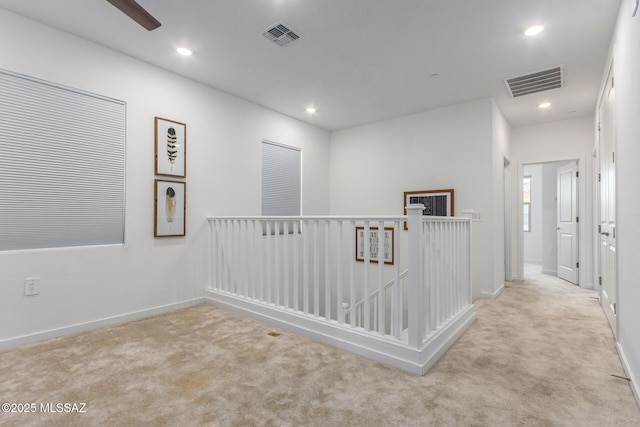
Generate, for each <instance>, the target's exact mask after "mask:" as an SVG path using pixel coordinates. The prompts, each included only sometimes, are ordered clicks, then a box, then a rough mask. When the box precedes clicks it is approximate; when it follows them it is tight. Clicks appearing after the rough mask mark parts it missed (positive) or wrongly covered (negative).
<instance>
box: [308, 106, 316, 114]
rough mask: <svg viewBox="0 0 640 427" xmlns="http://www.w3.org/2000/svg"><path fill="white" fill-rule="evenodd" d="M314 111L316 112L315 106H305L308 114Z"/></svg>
mask: <svg viewBox="0 0 640 427" xmlns="http://www.w3.org/2000/svg"><path fill="white" fill-rule="evenodd" d="M315 112H316V109H315V108H313V107H309V108H307V113H309V114H313V113H315Z"/></svg>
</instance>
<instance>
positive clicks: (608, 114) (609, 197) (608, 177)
mask: <svg viewBox="0 0 640 427" xmlns="http://www.w3.org/2000/svg"><path fill="white" fill-rule="evenodd" d="M614 101H615V90H614V83H613V69H612V70H611V71H610V74H609V77H608V79H607V85H606V87H605V91H604V93H603V95H602V100H601V103H600V111H599V116H600V127H599V130H600V132H599V150H598V155H599V163H600V174H599V177H600V178H599V179H600V192H599V193H600V227H599V228H600V254H599V255H600V278H599V282H600V284H601V286H600V302H601V304H602V308H603V310H604V312H605V314H606V316H607V319H608V320H609V324H610V325H611V329H612V330H613V333H614V335H615V334H616V333H617V329H616V306H617V279H616V277H617V275H616V268H617V267H616V266H617V254H616V171H615V156H616V153H615V145H616V141H615V132H614V128H613V123H614V122H613V119H614V105H615V104H614Z"/></svg>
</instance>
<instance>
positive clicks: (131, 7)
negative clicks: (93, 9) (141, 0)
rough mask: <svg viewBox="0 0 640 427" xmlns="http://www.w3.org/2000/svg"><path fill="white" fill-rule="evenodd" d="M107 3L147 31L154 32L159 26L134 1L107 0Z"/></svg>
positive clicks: (158, 23)
mask: <svg viewBox="0 0 640 427" xmlns="http://www.w3.org/2000/svg"><path fill="white" fill-rule="evenodd" d="M107 1H108V2H109V3H111V4H112V5H114V6H115V7H117V8H118V9H120V10H121V11H122V12H123V13H124V14H125V15H127V16H128V17H129V18H131V19H133V20H134V21H136V22H137V23H138V24H140V25H142V26H143V27H144V28H146V29H147V30H149V31H151V30H155V29H156V28H158V27H159V26H160V25H162V24H161V23H160V21H158V20H157V19H156V18H154V17H153V16H152V15H151V14H150V13H149V12H147V11H146V10H144V8H143V7H142V6H140V5H139V4H138V3H137V2H136V1H135V0H107Z"/></svg>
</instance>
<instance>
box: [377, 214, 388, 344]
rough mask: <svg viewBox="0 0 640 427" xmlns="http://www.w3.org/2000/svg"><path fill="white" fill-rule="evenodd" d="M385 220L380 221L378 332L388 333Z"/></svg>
mask: <svg viewBox="0 0 640 427" xmlns="http://www.w3.org/2000/svg"><path fill="white" fill-rule="evenodd" d="M384 241H385V239H384V221H378V333H379V334H380V335H384V334H385V333H386V327H387V322H386V316H385V314H386V313H385V311H386V307H385V303H386V300H387V295H386V292H385V290H384V248H385V246H384Z"/></svg>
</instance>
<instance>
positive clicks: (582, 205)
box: [512, 156, 595, 289]
mask: <svg viewBox="0 0 640 427" xmlns="http://www.w3.org/2000/svg"><path fill="white" fill-rule="evenodd" d="M571 161H576V162H578V172H579V174H580V178H579V179H582V181H583V182H585V180H586V179H589V177H590V176H591V174H590V173H589V174H588V173H587V170H586V157H584V156H582V157H565V158H562V157H556V158H540V159H536V158H532V159H527V160H526V161H518V165H517V166H518V167H517V173H515V174H513V175H515V184H516V186H515V190H516V191H515V192H514V193H515V194H514V196H515V198H516V199H515V203H514V204H513V209H512V212H513V213H514V215H515V221H513V225H514V227H516V228H515V229H513V230H514V235H515V237H516V240H517V250H516V252H517V254H516V257H517V259H516V267H517V272H515V271H514V272H513V273H517V274H514V275H513V276H514V280H524V229H523V228H524V220H523V216H522V180H523V178H524V166H525V165H531V164H538V163H552V162H571ZM589 164H591V163H589ZM589 172H591V170H589ZM513 175H512V176H513ZM583 177H584V178H583ZM586 188H588V186H587V185H584V184H582V185H578V215H579V216H580V217H581V220H580V223H579V224H578V239H579V240H578V242H579V246H578V256H579V258H578V259H579V261H578V262H579V263H580V265H581V266H589V265H590V264H591V261H592V253H591V252H592V251H591V247H590V246H591V245H590V243H591V240H590V239H587V238H586V236H589V237H591V230H592V229H591V223H592V222H593V218H587V217H586V215H585V213H586V212H587V203H588V201H587V199H588V200H589V201H590V200H591V197H587V194H586ZM583 217H584V218H583ZM589 217H591V215H589ZM587 270H590V269H589V268H580V270H579V273H578V283H579V285H578V286H580V287H582V288H586V289H595V285H594V283H593V276H592V274H587V273H588V272H587Z"/></svg>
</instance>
